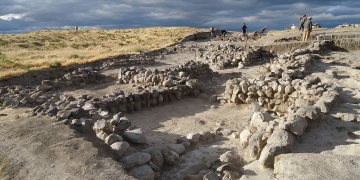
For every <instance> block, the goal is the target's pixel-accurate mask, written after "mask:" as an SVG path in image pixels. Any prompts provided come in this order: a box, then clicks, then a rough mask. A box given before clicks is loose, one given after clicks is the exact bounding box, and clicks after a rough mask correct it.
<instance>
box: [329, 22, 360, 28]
mask: <svg viewBox="0 0 360 180" xmlns="http://www.w3.org/2000/svg"><path fill="white" fill-rule="evenodd" d="M351 27H360V24H347V23H345V24H342V25H338V26H336V27H335V28H351Z"/></svg>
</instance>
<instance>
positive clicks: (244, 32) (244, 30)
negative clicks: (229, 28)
mask: <svg viewBox="0 0 360 180" xmlns="http://www.w3.org/2000/svg"><path fill="white" fill-rule="evenodd" d="M246 28H247V27H246V24H245V23H244V25H243V26H242V28H241V30H242V33H243V35H245V34H246Z"/></svg>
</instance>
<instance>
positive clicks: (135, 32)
mask: <svg viewBox="0 0 360 180" xmlns="http://www.w3.org/2000/svg"><path fill="white" fill-rule="evenodd" d="M197 31H201V29H197V28H190V27H152V28H138V29H115V30H44V31H35V32H28V33H23V34H0V79H1V78H5V77H8V76H14V75H17V74H20V73H24V72H27V71H29V70H35V69H39V68H49V67H57V66H66V65H71V64H84V63H88V62H93V61H96V60H100V59H103V58H107V57H111V56H118V55H122V54H134V53H141V52H143V51H151V50H156V49H160V48H163V47H166V46H169V45H171V44H173V43H176V42H178V41H179V40H181V39H182V38H183V37H185V36H187V35H190V34H193V33H195V32H197Z"/></svg>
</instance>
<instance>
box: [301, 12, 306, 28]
mask: <svg viewBox="0 0 360 180" xmlns="http://www.w3.org/2000/svg"><path fill="white" fill-rule="evenodd" d="M305 21H306V14H304V15H303V16H301V17H300V27H299V31H303V30H304V23H305Z"/></svg>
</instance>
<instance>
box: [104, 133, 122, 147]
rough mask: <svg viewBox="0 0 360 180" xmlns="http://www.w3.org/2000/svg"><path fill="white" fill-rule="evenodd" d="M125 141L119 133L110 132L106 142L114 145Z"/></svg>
mask: <svg viewBox="0 0 360 180" xmlns="http://www.w3.org/2000/svg"><path fill="white" fill-rule="evenodd" d="M120 141H123V138H122V137H121V136H120V135H118V134H110V135H109V136H107V137H106V138H105V143H106V144H107V145H112V144H113V143H116V142H120Z"/></svg>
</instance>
